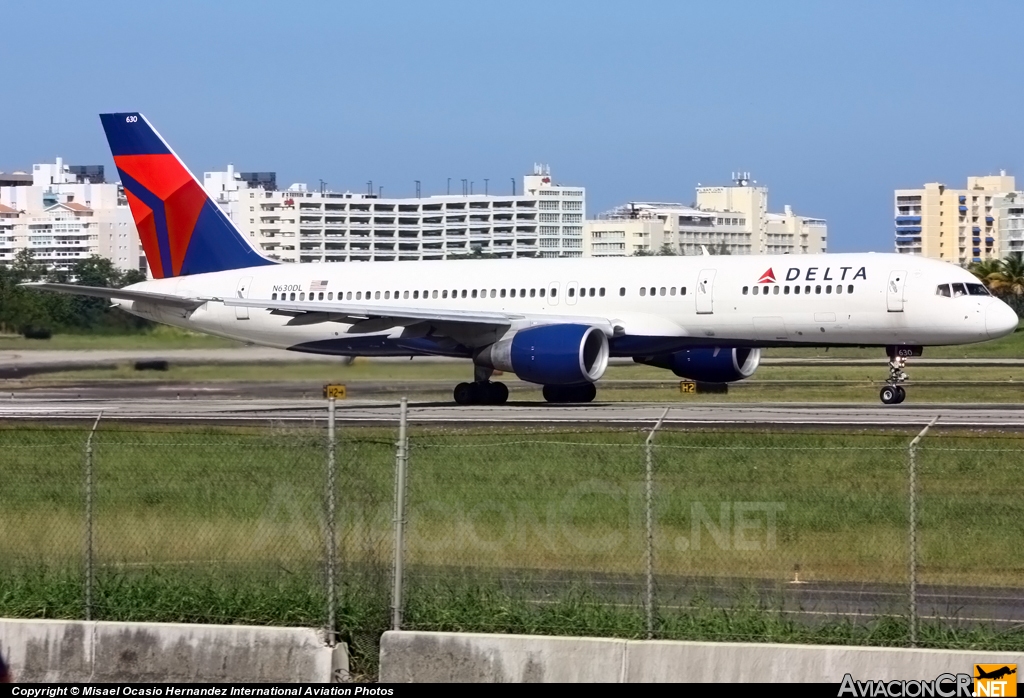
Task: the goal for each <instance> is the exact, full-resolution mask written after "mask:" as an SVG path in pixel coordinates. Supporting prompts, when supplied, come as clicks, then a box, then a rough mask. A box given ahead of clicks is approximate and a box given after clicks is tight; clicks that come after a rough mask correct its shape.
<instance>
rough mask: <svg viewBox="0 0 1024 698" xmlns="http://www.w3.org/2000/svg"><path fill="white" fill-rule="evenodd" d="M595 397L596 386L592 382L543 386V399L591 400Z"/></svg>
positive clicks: (559, 400) (560, 400) (551, 400)
mask: <svg viewBox="0 0 1024 698" xmlns="http://www.w3.org/2000/svg"><path fill="white" fill-rule="evenodd" d="M595 397H597V388H596V387H594V384H593V383H583V384H582V385H545V386H544V399H545V400H547V401H548V402H593V401H594V398H595Z"/></svg>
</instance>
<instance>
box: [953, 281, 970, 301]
mask: <svg viewBox="0 0 1024 698" xmlns="http://www.w3.org/2000/svg"><path fill="white" fill-rule="evenodd" d="M966 295H967V289H966V288H965V287H964V285H963V284H953V298H959V297H960V296H966Z"/></svg>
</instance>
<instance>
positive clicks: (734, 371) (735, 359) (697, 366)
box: [633, 347, 761, 383]
mask: <svg viewBox="0 0 1024 698" xmlns="http://www.w3.org/2000/svg"><path fill="white" fill-rule="evenodd" d="M633 360H634V361H636V362H637V363H639V364H647V365H648V366H657V367H658V368H667V369H668V370H670V371H672V373H674V374H676V375H677V376H679V377H680V378H688V379H690V380H695V381H703V382H707V383H732V382H733V381H739V380H743V379H744V378H750V376H752V375H754V371H756V370H757V366H758V364H759V363H761V350H760V349H754V348H751V347H740V348H738V349H724V348H720V347H699V348H697V349H683V350H682V351H677V352H676V353H674V354H662V355H660V356H637V357H634V358H633Z"/></svg>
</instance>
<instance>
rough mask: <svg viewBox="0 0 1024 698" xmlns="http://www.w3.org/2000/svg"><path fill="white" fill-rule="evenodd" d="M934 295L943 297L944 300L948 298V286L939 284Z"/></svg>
mask: <svg viewBox="0 0 1024 698" xmlns="http://www.w3.org/2000/svg"><path fill="white" fill-rule="evenodd" d="M935 295H936V296H945V297H946V298H949V296H950V293H949V284H939V287H938V288H937V289H935Z"/></svg>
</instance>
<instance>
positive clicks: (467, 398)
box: [453, 383, 475, 405]
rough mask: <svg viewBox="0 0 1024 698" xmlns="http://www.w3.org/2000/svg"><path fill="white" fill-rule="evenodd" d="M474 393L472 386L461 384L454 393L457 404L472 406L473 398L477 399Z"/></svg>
mask: <svg viewBox="0 0 1024 698" xmlns="http://www.w3.org/2000/svg"><path fill="white" fill-rule="evenodd" d="M473 392H474V391H473V386H472V385H471V384H469V383H459V384H458V385H457V386H455V390H454V391H453V395H454V397H455V402H456V404H459V405H472V404H473V398H474V397H475V396H474V395H473Z"/></svg>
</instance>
